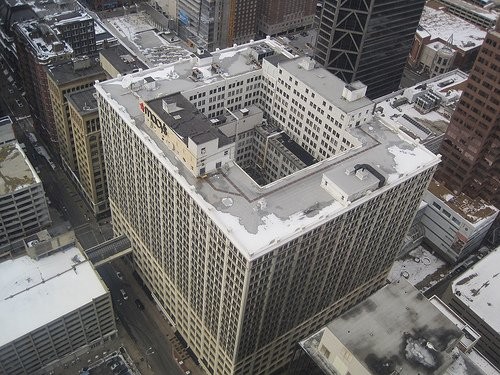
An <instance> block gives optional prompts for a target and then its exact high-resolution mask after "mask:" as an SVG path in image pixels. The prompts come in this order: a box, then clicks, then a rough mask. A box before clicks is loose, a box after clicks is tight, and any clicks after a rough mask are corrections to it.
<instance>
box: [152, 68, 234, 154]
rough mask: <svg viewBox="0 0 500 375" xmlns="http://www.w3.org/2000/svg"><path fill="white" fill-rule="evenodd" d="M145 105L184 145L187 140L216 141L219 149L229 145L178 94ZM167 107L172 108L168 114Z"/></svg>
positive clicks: (211, 125)
mask: <svg viewBox="0 0 500 375" xmlns="http://www.w3.org/2000/svg"><path fill="white" fill-rule="evenodd" d="M146 78H149V77H146ZM146 104H147V105H148V106H149V107H150V108H151V109H152V110H153V112H154V113H155V114H156V115H157V116H158V118H160V119H161V120H162V121H163V122H164V123H165V124H166V125H167V126H168V127H169V128H171V129H173V130H174V132H175V133H176V134H178V135H179V137H180V138H181V139H182V140H183V142H184V143H185V144H186V145H187V144H188V139H191V140H192V141H193V142H194V143H195V144H202V143H206V142H209V141H211V140H214V139H218V140H219V147H221V146H223V145H227V144H229V143H230V141H229V138H228V137H226V136H225V135H224V133H222V132H221V131H220V130H219V129H217V127H215V126H213V124H212V123H211V122H210V120H209V119H208V118H207V117H206V116H205V115H203V114H202V113H201V112H200V111H198V109H197V108H196V107H195V106H194V105H193V104H192V103H191V102H190V101H189V100H187V99H186V98H185V97H184V96H182V94H180V93H177V94H172V95H168V96H165V97H163V98H160V99H153V100H150V101H148V102H146ZM167 105H168V106H172V108H173V109H172V110H171V111H169V112H167V111H165V109H164V108H165V107H166V106H167Z"/></svg>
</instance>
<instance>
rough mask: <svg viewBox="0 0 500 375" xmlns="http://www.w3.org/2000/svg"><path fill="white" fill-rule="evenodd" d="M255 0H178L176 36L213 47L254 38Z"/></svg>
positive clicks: (189, 41)
mask: <svg viewBox="0 0 500 375" xmlns="http://www.w3.org/2000/svg"><path fill="white" fill-rule="evenodd" d="M257 3H258V0H216V1H210V0H197V1H189V0H179V1H178V2H177V25H178V32H179V36H180V37H181V38H182V39H184V40H186V41H188V43H190V44H191V45H192V46H196V47H198V48H202V49H207V50H209V51H214V50H215V49H216V48H226V47H229V46H232V45H233V44H234V43H245V42H248V41H249V40H250V39H254V38H255V34H256V22H257Z"/></svg>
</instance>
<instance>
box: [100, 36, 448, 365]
mask: <svg viewBox="0 0 500 375" xmlns="http://www.w3.org/2000/svg"><path fill="white" fill-rule="evenodd" d="M332 88H334V89H332ZM96 90H97V92H98V102H99V114H100V120H101V132H102V139H103V146H104V149H105V150H106V153H105V162H106V169H107V178H108V187H109V201H110V207H111V212H112V217H113V224H114V230H115V232H116V233H117V234H119V235H120V234H126V235H127V236H128V237H129V238H130V240H131V242H132V246H133V258H134V266H135V267H136V270H137V272H138V273H139V274H140V275H141V277H142V278H143V279H144V281H145V283H146V285H147V286H148V288H149V289H150V290H151V291H152V295H153V298H154V299H155V301H156V302H157V304H158V306H159V307H160V308H161V310H162V311H163V313H164V314H165V315H166V316H167V317H168V319H169V320H170V322H171V323H172V324H173V325H174V327H175V329H176V330H178V332H179V333H180V334H181V335H182V336H183V337H184V339H185V340H186V342H187V343H188V344H189V346H190V348H191V349H192V350H193V352H194V353H195V355H196V356H197V357H198V358H199V360H200V363H201V365H202V367H203V369H204V370H205V371H207V372H208V373H210V374H265V373H270V372H272V371H274V370H276V369H278V368H280V367H283V366H285V365H286V364H287V363H288V362H289V361H290V359H291V358H292V355H293V352H294V350H295V345H296V342H297V341H298V340H299V339H300V338H301V337H306V336H307V335H309V334H311V333H312V332H314V331H315V330H317V329H318V328H319V327H321V326H322V325H324V324H326V323H327V322H328V321H330V320H331V319H332V318H334V317H336V316H338V315H339V314H341V313H342V312H343V311H345V310H347V309H348V308H349V307H351V306H353V305H354V304H356V303H358V302H359V301H360V300H362V299H364V298H365V297H366V296H368V295H370V294H371V293H373V292H374V291H376V290H377V289H379V288H380V287H381V286H383V285H384V283H385V279H386V276H387V273H388V271H389V269H390V267H391V265H392V262H393V260H394V259H395V257H396V256H397V254H398V251H399V248H400V246H401V242H402V240H403V238H404V235H405V234H406V232H407V230H408V227H409V225H410V223H411V221H412V219H413V216H414V213H415V211H416V209H417V207H418V205H419V203H420V199H421V197H422V194H423V192H424V191H425V189H426V188H427V185H428V183H429V180H430V178H431V176H432V174H433V173H434V170H435V168H436V165H437V163H438V162H439V157H437V156H436V155H435V154H433V153H431V152H429V151H428V150H426V149H425V148H424V147H422V146H420V145H419V144H418V142H415V141H414V140H412V139H411V138H410V137H408V136H407V135H405V134H404V132H402V131H399V130H398V129H397V128H395V127H393V126H391V125H390V124H389V123H387V122H386V121H384V118H383V117H380V116H376V117H372V111H370V108H372V106H373V103H372V102H371V101H370V100H369V99H367V98H366V97H365V96H364V93H365V90H366V86H364V85H362V84H360V83H356V84H353V85H349V84H345V83H344V82H342V81H341V80H340V79H339V78H337V77H335V76H333V75H331V74H329V73H328V72H327V71H326V70H325V69H323V68H318V67H317V66H315V64H314V62H313V61H311V60H310V59H304V58H293V57H292V56H291V55H290V54H288V53H287V52H286V51H285V50H284V49H283V48H282V47H281V46H280V45H278V44H277V43H275V42H273V41H271V40H266V41H264V42H254V43H250V44H246V45H242V46H239V47H234V48H231V49H226V50H222V51H218V52H215V53H214V54H204V55H202V56H198V57H197V58H191V59H185V60H181V61H179V62H176V63H172V64H169V65H165V66H161V67H157V68H153V69H149V70H145V71H142V72H138V73H134V74H129V75H127V76H125V77H120V78H117V79H114V80H109V81H105V82H101V83H98V84H97V85H96ZM262 118H263V119H264V123H262ZM264 126H265V128H263V127H264ZM259 127H261V128H262V129H259ZM273 128H274V129H276V128H277V129H278V131H281V132H282V134H283V135H286V136H287V137H288V138H286V137H282V138H279V137H278V136H273V137H272V138H273V140H272V141H271V139H269V141H267V140H266V139H267V136H265V137H264V136H262V135H256V133H259V134H265V133H264V132H268V134H274V133H273V132H274V130H273ZM256 137H260V138H261V139H264V140H265V141H263V142H256V141H254V139H255V138H256ZM289 141H293V142H289ZM261 145H262V146H261ZM271 148H272V151H270V149H271ZM280 152H281V156H280V154H279V153H280ZM252 155H261V157H259V158H257V160H267V161H268V162H266V163H260V162H258V163H256V162H255V160H256V159H255V158H254V157H253V156H252ZM268 155H272V157H268ZM305 155H309V157H308V158H305V157H304V156H305ZM299 156H301V157H302V159H300V157H299ZM301 163H302V165H301ZM240 164H241V165H240ZM132 166H133V167H132ZM251 169H254V170H259V171H260V172H261V173H260V174H259V176H264V178H263V179H262V180H260V181H259V182H260V184H259V182H257V181H256V179H254V178H252V176H253V173H252V170H251ZM268 169H270V170H272V171H273V172H275V174H271V173H262V172H266V171H267V170H268ZM278 172H279V173H278ZM332 275H335V276H332Z"/></svg>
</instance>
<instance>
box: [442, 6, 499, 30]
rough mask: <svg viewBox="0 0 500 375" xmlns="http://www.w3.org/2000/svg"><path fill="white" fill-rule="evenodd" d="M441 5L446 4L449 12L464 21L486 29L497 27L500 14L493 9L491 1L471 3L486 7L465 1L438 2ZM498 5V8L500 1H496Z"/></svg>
mask: <svg viewBox="0 0 500 375" xmlns="http://www.w3.org/2000/svg"><path fill="white" fill-rule="evenodd" d="M437 1H438V2H439V3H442V4H445V5H446V7H447V9H448V12H450V13H452V14H455V15H457V16H458V17H460V18H463V19H464V20H467V21H469V22H472V23H473V24H475V25H478V26H481V27H484V28H487V29H489V28H493V27H495V22H496V20H497V18H498V12H497V11H496V10H494V9H492V8H494V6H493V7H492V6H491V5H494V4H492V2H491V1H489V0H486V1H483V0H479V1H477V0H472V1H471V2H473V3H476V4H478V5H486V6H484V7H483V6H477V5H474V4H471V2H468V1H464V0H437ZM496 5H497V6H498V1H496Z"/></svg>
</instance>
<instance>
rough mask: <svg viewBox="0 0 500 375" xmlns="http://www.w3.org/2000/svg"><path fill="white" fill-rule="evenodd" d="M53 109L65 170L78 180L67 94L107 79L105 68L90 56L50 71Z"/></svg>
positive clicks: (49, 69)
mask: <svg viewBox="0 0 500 375" xmlns="http://www.w3.org/2000/svg"><path fill="white" fill-rule="evenodd" d="M47 79H48V86H49V93H50V101H51V107H52V110H53V116H54V120H55V125H56V130H57V140H58V143H59V152H60V156H61V161H62V165H63V167H64V168H65V169H66V170H67V171H68V172H70V173H72V174H74V175H75V176H77V173H78V165H77V162H76V149H75V139H74V134H73V127H72V123H71V121H70V112H69V108H68V98H67V97H66V94H68V93H71V92H75V91H79V90H82V89H85V88H88V87H90V86H92V85H93V84H94V82H95V81H96V80H102V79H106V74H105V72H104V70H103V69H102V67H101V66H100V65H99V64H98V63H97V62H96V61H95V60H94V59H93V58H90V57H88V56H84V57H80V58H73V59H72V60H71V61H68V62H65V63H62V64H54V65H50V66H49V67H47Z"/></svg>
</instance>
